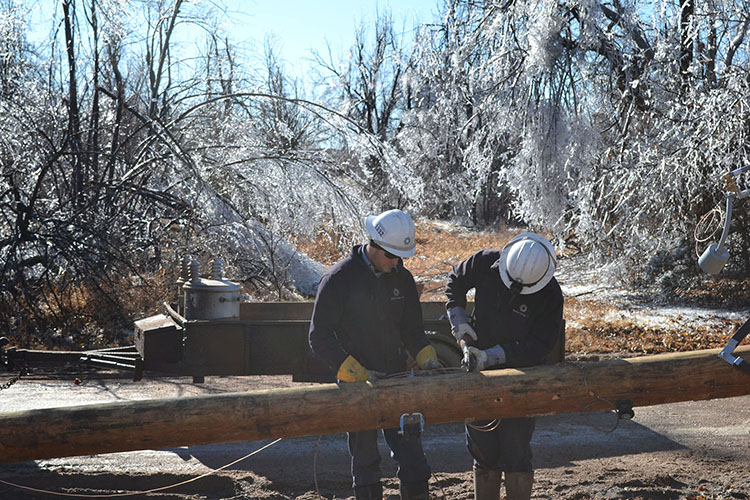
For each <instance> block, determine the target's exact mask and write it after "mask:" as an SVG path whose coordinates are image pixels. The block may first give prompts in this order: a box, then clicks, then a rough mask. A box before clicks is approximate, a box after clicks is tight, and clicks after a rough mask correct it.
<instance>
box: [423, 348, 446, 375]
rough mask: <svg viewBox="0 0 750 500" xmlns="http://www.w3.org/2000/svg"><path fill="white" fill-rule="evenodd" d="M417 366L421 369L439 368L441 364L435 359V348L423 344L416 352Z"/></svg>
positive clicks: (441, 366)
mask: <svg viewBox="0 0 750 500" xmlns="http://www.w3.org/2000/svg"><path fill="white" fill-rule="evenodd" d="M417 366H419V368H420V369H422V370H440V369H441V368H443V365H442V364H441V363H440V361H438V359H437V353H436V352H435V348H434V347H432V346H431V345H428V346H425V347H423V348H422V349H420V351H419V352H418V353H417Z"/></svg>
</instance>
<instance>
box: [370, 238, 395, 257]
mask: <svg viewBox="0 0 750 500" xmlns="http://www.w3.org/2000/svg"><path fill="white" fill-rule="evenodd" d="M370 246H371V247H373V248H377V249H378V250H382V251H383V253H384V254H385V258H386V259H399V258H400V257H399V256H398V255H393V254H392V253H391V252H389V251H388V250H386V249H385V248H383V247H381V246H380V245H378V244H377V243H375V242H374V241H371V242H370Z"/></svg>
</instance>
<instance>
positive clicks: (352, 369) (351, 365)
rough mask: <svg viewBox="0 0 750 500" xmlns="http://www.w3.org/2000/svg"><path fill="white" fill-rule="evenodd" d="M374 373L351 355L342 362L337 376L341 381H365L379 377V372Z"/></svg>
mask: <svg viewBox="0 0 750 500" xmlns="http://www.w3.org/2000/svg"><path fill="white" fill-rule="evenodd" d="M373 373H374V374H373ZM373 373H371V372H370V371H369V370H367V368H365V367H364V366H362V365H361V364H360V363H359V361H357V360H356V359H354V356H351V355H349V356H347V357H346V359H345V360H344V362H343V363H341V366H340V367H339V371H338V373H336V378H337V379H339V380H340V381H341V382H364V381H366V380H374V379H376V378H378V375H379V374H377V372H373Z"/></svg>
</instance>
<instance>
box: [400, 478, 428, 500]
mask: <svg viewBox="0 0 750 500" xmlns="http://www.w3.org/2000/svg"><path fill="white" fill-rule="evenodd" d="M401 500H430V486H429V485H428V484H427V481H415V482H412V483H404V482H402V483H401Z"/></svg>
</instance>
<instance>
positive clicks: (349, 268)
mask: <svg viewBox="0 0 750 500" xmlns="http://www.w3.org/2000/svg"><path fill="white" fill-rule="evenodd" d="M362 251H363V245H357V246H355V247H354V248H353V249H352V252H351V254H350V255H349V256H348V257H347V258H345V259H344V260H342V261H341V262H339V263H337V264H336V265H334V266H333V267H332V268H331V269H329V270H328V272H326V274H325V275H324V276H323V278H322V279H321V281H320V285H319V286H318V294H317V296H316V297H315V306H314V308H313V315H312V321H311V322H310V331H309V337H308V338H309V342H310V348H311V349H312V350H313V352H314V353H315V354H316V355H317V356H318V357H319V358H321V359H322V360H323V361H325V362H326V363H328V365H329V366H330V367H331V368H332V369H333V370H334V371H337V370H338V368H339V366H340V365H341V363H342V362H343V361H344V360H345V359H346V357H347V356H348V355H352V356H353V357H354V358H355V359H356V360H357V361H359V362H360V363H361V364H362V365H363V366H364V367H365V368H367V369H369V370H375V371H379V372H383V373H397V372H402V371H405V370H406V369H407V355H406V352H405V350H404V349H406V350H408V352H409V353H410V354H411V355H412V356H414V357H416V355H417V353H418V352H419V351H420V350H421V349H422V348H423V347H425V346H427V345H428V340H427V337H426V336H425V333H424V327H423V325H422V308H421V306H420V304H419V295H418V294H417V287H416V285H415V283H414V278H413V277H412V275H411V273H410V272H409V271H408V270H407V269H406V268H404V266H403V263H402V262H401V260H400V259H399V263H398V265H397V266H396V268H395V269H394V270H393V271H392V272H390V273H387V274H383V275H381V276H376V275H375V273H374V272H373V271H372V270H371V269H370V267H369V266H368V265H367V263H366V262H365V261H364V260H363V258H362V254H361V252H362Z"/></svg>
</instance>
